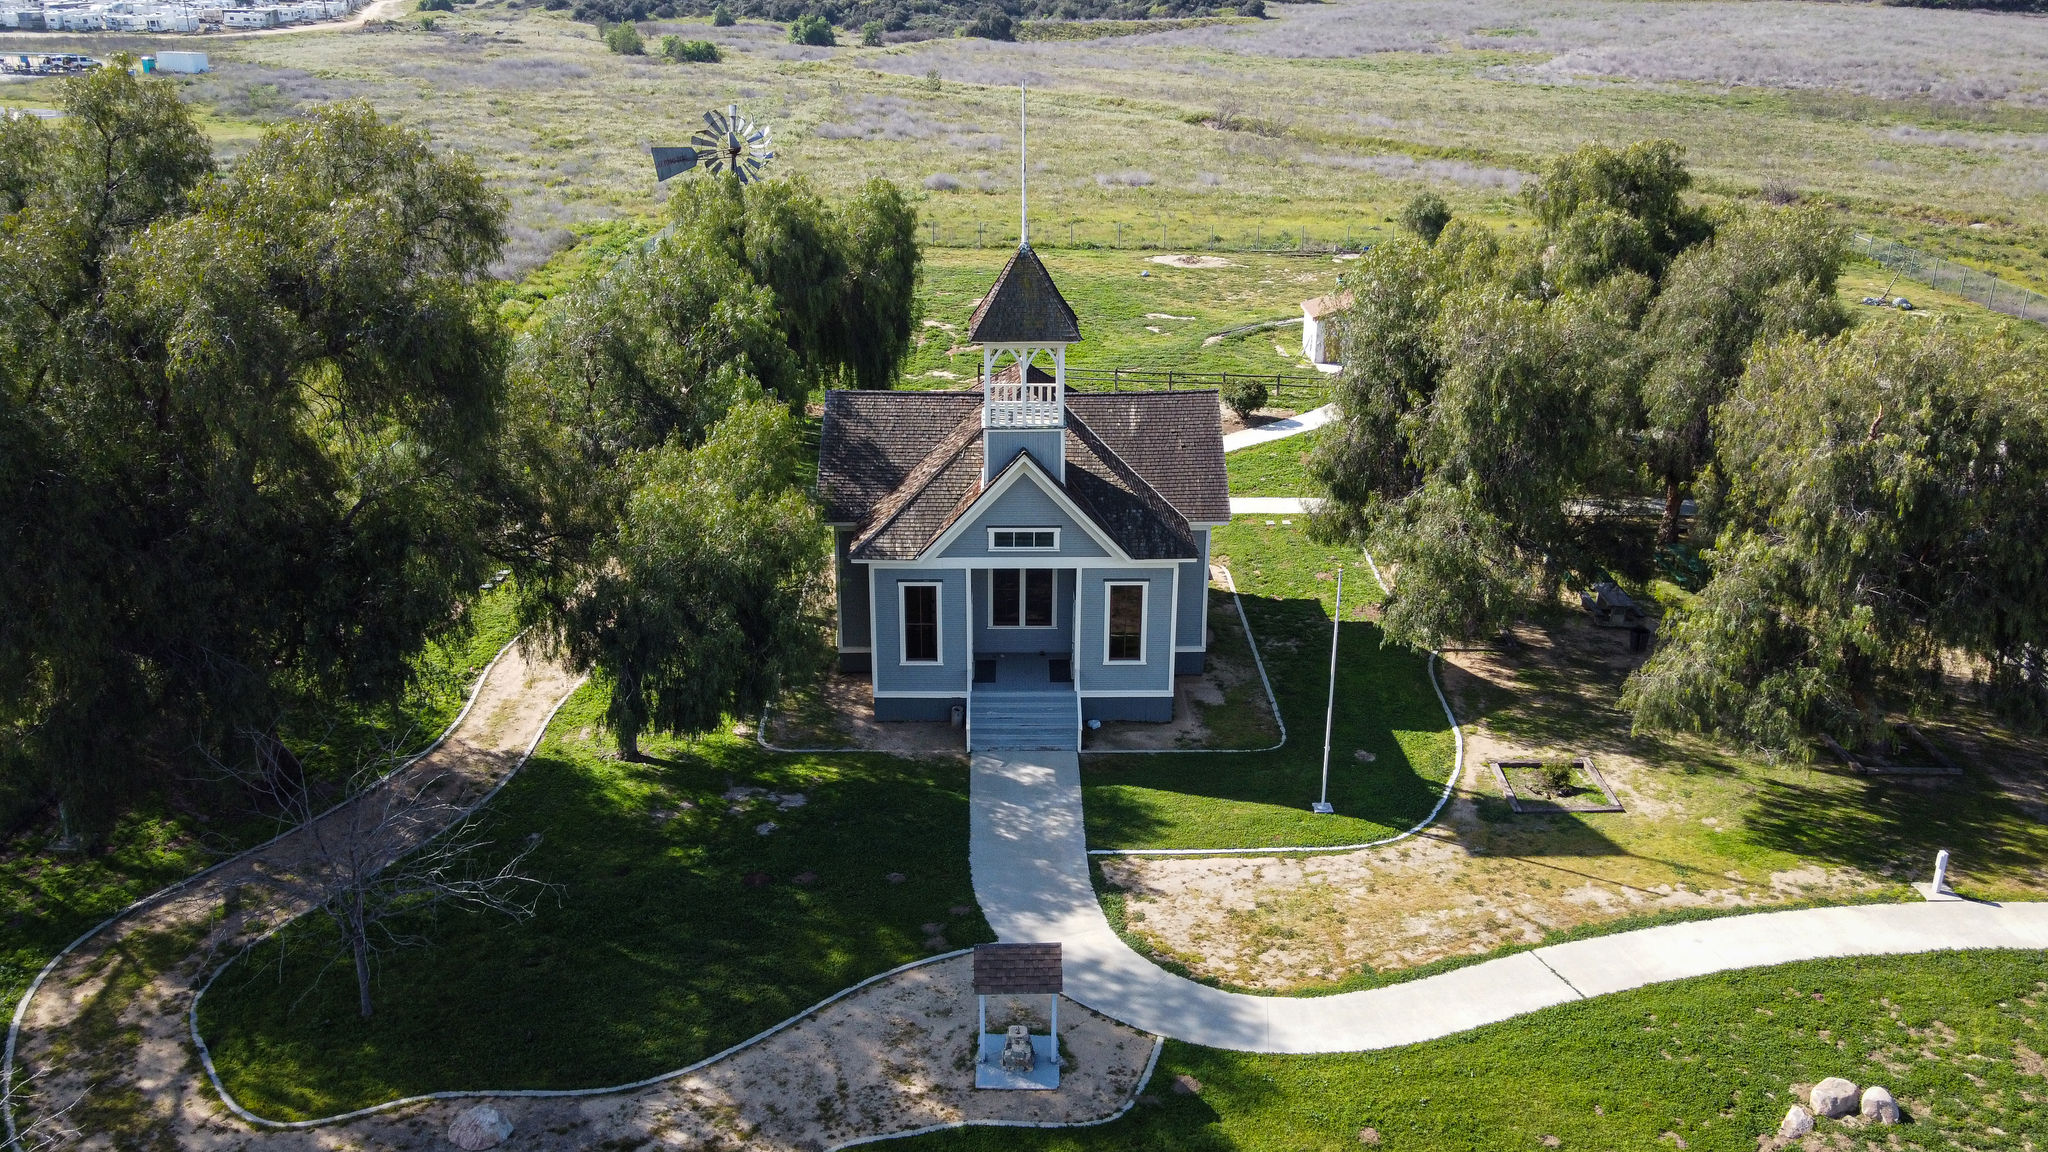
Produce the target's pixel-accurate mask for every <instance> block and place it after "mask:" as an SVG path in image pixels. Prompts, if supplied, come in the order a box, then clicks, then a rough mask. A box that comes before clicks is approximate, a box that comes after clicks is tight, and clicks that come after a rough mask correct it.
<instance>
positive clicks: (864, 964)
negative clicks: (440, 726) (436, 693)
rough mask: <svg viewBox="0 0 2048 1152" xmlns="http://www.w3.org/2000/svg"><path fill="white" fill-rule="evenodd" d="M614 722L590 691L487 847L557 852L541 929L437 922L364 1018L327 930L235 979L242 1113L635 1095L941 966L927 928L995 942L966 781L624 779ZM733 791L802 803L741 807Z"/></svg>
mask: <svg viewBox="0 0 2048 1152" xmlns="http://www.w3.org/2000/svg"><path fill="white" fill-rule="evenodd" d="M601 710H602V709H601V703H600V700H599V697H598V695H597V693H596V692H595V691H594V690H591V689H585V690H584V691H583V692H581V693H580V694H578V695H577V696H576V697H575V698H574V699H573V700H572V701H571V702H570V704H569V705H568V706H567V707H565V708H564V709H563V710H562V712H561V714H560V715H559V716H558V717H557V718H556V720H555V723H554V725H553V727H552V728H551V729H550V730H549V735H548V737H547V739H546V741H545V742H544V743H543V744H542V745H541V748H540V750H539V751H538V752H537V754H536V755H535V757H534V759H533V761H532V762H531V763H530V764H529V765H528V766H527V767H526V768H525V769H524V770H523V771H521V772H520V774H519V775H518V776H515V777H514V778H513V779H512V782H511V783H510V784H509V785H507V786H506V788H505V790H504V791H503V792H502V793H500V794H499V796H498V798H497V799H496V800H495V801H494V802H493V804H492V808H491V810H490V817H489V818H490V825H489V833H490V838H491V839H492V840H494V841H496V842H498V843H502V844H514V843H519V842H521V841H522V840H523V839H524V838H525V837H526V836H527V835H528V834H530V833H534V832H538V833H540V834H542V836H543V837H544V838H543V840H542V842H541V845H540V847H539V848H538V849H537V850H536V851H535V852H534V854H533V856H532V857H531V858H530V860H529V868H530V872H531V874H533V875H535V876H536V877H537V878H539V879H542V880H546V881H549V882H552V883H555V884H559V885H561V889H560V894H559V900H554V899H550V900H547V901H544V902H543V904H542V906H541V911H540V913H539V914H538V915H537V916H536V917H535V918H534V919H532V920H530V921H527V922H525V923H522V924H517V925H512V924H508V923H507V922H505V921H504V920H503V919H501V918H494V917H490V916H486V915H482V914H466V913H464V914H447V913H444V914H443V915H442V916H441V917H440V919H439V921H438V922H436V923H435V924H433V925H431V926H427V927H426V931H427V933H428V934H429V935H430V937H431V939H432V941H433V947H431V948H428V949H424V950H415V951H408V952H401V953H394V954H391V955H389V956H387V957H386V958H385V959H384V960H383V961H382V963H381V965H380V967H379V969H378V972H377V984H376V997H377V1006H378V1014H377V1015H376V1016H375V1017H373V1018H372V1019H371V1020H369V1021H364V1020H362V1019H361V1018H360V1017H359V1016H357V1014H356V1011H355V1007H354V1003H355V1001H354V996H355V993H354V984H353V980H352V979H351V978H350V975H349V973H348V971H347V969H346V967H345V966H344V967H335V968H326V967H325V965H326V959H327V956H328V955H329V947H330V945H331V937H330V935H329V933H330V931H331V930H330V929H329V928H328V927H327V926H326V924H325V922H324V920H323V919H322V918H320V917H317V916H314V917H308V918H307V919H304V920H301V921H299V922H297V923H296V924H294V925H293V926H292V927H290V928H288V929H287V930H286V931H285V932H283V933H282V934H281V935H280V936H279V937H278V938H276V939H274V940H273V941H272V942H270V943H268V944H265V945H263V946H261V947H259V948H258V949H257V950H256V951H255V952H254V953H253V954H252V955H250V956H249V957H247V958H246V959H244V960H243V961H241V962H240V963H238V964H237V965H236V966H235V967H234V968H233V969H231V970H229V972H228V973H227V974H226V975H224V976H223V977H221V979H220V981H219V982H218V983H216V984H215V985H214V987H213V990H212V991H211V992H209V993H208V994H207V996H206V998H205V999H204V1000H203V1001H202V1002H201V1012H200V1025H201V1030H202V1034H203V1035H204V1036H205V1037H206V1040H207V1043H208V1045H210V1046H211V1047H212V1049H213V1053H214V1059H215V1060H216V1061H217V1062H218V1063H219V1066H220V1070H221V1075H222V1077H223V1079H224V1080H225V1081H226V1082H227V1084H228V1086H229V1088H230V1090H231V1091H233V1092H234V1094H235V1095H236V1096H237V1097H238V1098H239V1099H240V1100H241V1101H242V1102H243V1103H244V1104H245V1105H247V1106H248V1107H250V1108H252V1109H254V1110H256V1111H257V1112H259V1113H261V1114H263V1115H266V1116H273V1117H280V1118H286V1117H305V1116H313V1115H325V1114H332V1113H335V1112H341V1111H346V1110H348V1109H351V1108H357V1107H361V1106H364V1105H367V1104H372V1103H376V1102H378V1101H382V1100H389V1099H393V1098H396V1097H399V1096H405V1095H411V1094H414V1093H420V1092H432V1091H439V1090H445V1089H461V1088H477V1089H483V1088H575V1087H593V1086H598V1085H604V1084H617V1083H623V1082H625V1081H629V1080H635V1079H639V1078H642V1077H645V1076H650V1075H653V1074H655V1073H658V1072H662V1071H666V1070H669V1069H672V1068H678V1067H681V1066H682V1065H685V1064H688V1063H690V1062H692V1061H695V1060H698V1059H701V1058H703V1057H705V1056H708V1055H710V1054H712V1053H713V1052H716V1051H718V1050H720V1049H722V1048H725V1047H727V1046H728V1045H730V1044H732V1043H734V1042H736V1041H738V1040H741V1039H744V1038H745V1037H747V1036H751V1035H753V1034H754V1033H755V1032H758V1031H760V1030H761V1029H762V1028H765V1027H767V1026H768V1025H770V1024H772V1023H775V1022H776V1021H779V1020H782V1019H784V1018H785V1017H788V1016H790V1015H792V1014H794V1013H796V1012H798V1011H800V1010H801V1009H803V1008H805V1007H807V1006H809V1005H810V1004H812V1003H815V1002H816V1001H818V1000H821V999H823V998H824V997H826V996H828V995H830V994H831V993H833V992H836V991H838V990H840V989H841V988H844V987H846V986H847V985H849V984H853V983H855V982H856V981H859V980H861V979H863V978H865V977H868V976H872V975H874V974H875V973H877V972H881V971H884V970H886V969H888V968H892V967H894V966H896V965H898V964H902V963H904V962H906V961H909V960H914V959H917V958H919V957H922V956H926V955H930V954H931V953H932V952H933V951H937V950H940V949H937V948H934V947H931V946H930V942H929V941H927V939H926V936H925V933H924V931H923V929H922V925H924V924H927V923H937V924H939V925H941V926H942V929H943V932H944V942H945V946H947V947H958V946H961V945H965V944H973V943H977V942H980V941H984V940H988V939H990V938H991V936H990V933H989V930H988V927H987V925H986V923H985V922H984V921H983V920H982V918H981V913H980V911H979V909H978V908H977V907H976V906H975V901H974V894H973V889H972V886H971V884H970V882H969V878H968V872H967V769H966V766H965V765H964V764H963V763H961V762H959V761H956V760H945V761H915V760H906V759H900V758H897V757H891V756H873V755H870V756H861V755H853V754H839V755H833V756H830V757H810V756H798V757H785V756H775V755H770V754H768V753H764V752H762V751H760V750H759V749H758V748H757V747H755V745H754V744H753V743H752V742H751V741H750V740H746V739H743V738H737V737H715V738H710V739H706V740H703V741H699V742H693V743H679V742H675V741H666V740H664V741H657V742H653V743H650V744H649V746H648V752H649V754H650V755H651V756H652V757H653V761H652V762H651V763H646V764H628V763H623V762H621V761H618V760H616V759H612V758H610V756H609V754H608V749H609V747H610V743H609V738H608V737H607V736H606V735H605V734H604V733H602V732H601V731H599V730H598V729H597V718H598V716H599V715H600V714H601ZM735 785H738V786H753V787H760V788H765V789H768V790H770V791H771V792H775V793H780V794H784V795H787V794H789V793H793V792H801V793H802V794H803V795H804V797H805V800H806V802H805V803H804V804H803V805H802V806H800V807H794V808H789V809H780V808H778V807H777V806H776V804H775V802H774V801H773V800H772V799H766V798H762V797H758V796H757V797H753V798H751V799H746V800H740V801H734V800H732V799H728V798H727V796H726V793H727V791H728V789H731V788H733V787H734V786H735ZM768 821H772V822H773V823H775V824H776V825H777V827H776V828H775V829H774V830H773V832H772V833H771V834H768V835H761V834H759V833H758V832H757V826H759V825H761V824H763V823H764V822H768ZM891 874H900V875H901V877H902V879H901V880H900V881H894V882H892V881H891V880H890V879H889V878H888V877H889V876H890V875H891ZM955 908H959V909H963V911H962V912H960V913H958V914H955V913H954V912H953V911H951V909H955ZM323 969H324V970H323Z"/></svg>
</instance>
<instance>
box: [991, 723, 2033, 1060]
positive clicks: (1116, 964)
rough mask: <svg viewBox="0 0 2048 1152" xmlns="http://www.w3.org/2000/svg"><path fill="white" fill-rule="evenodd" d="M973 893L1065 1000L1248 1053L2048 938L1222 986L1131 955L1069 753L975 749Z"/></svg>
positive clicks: (1728, 939)
mask: <svg viewBox="0 0 2048 1152" xmlns="http://www.w3.org/2000/svg"><path fill="white" fill-rule="evenodd" d="M972 813H973V815H972V820H973V827H972V833H971V839H970V849H969V851H970V853H971V857H972V861H973V868H974V893H975V896H976V898H977V899H979V900H980V902H981V908H982V912H983V913H984V914H985V915H987V917H988V922H989V926H990V927H992V928H994V929H995V930H996V934H997V935H998V936H999V937H1000V938H1002V939H1003V940H1008V941H1052V940H1057V941H1060V942H1061V943H1062V944H1063V945H1064V953H1065V961H1066V988H1067V996H1068V997H1069V998H1070V999H1073V1000H1077V1001H1079V1002H1080V1003H1082V1004H1085V1005H1087V1006H1088V1007H1090V1008H1093V1009H1095V1010H1096V1011H1097V1012H1101V1013H1103V1014H1104V1015H1106V1016H1110V1017H1112V1018H1114V1019H1117V1020H1121V1021H1123V1022H1125V1023H1126V1024H1130V1025H1133V1026H1135V1027H1138V1028H1142V1029H1144V1030H1146V1031H1148V1032H1154V1033H1157V1034H1159V1035H1162V1036H1170V1037H1172V1038H1174V1039H1177V1040H1185V1041H1187V1042H1189V1043H1192V1044H1202V1045H1206V1046H1208V1047H1212V1048H1229V1049H1235V1050H1238V1051H1244V1052H1273V1053H1313V1052H1357V1051H1365V1050H1368V1049H1374V1048H1391V1047H1397V1046H1399V1045H1404V1044H1414V1043H1417V1042H1419V1041H1423V1040H1433V1039H1436V1038H1437V1037H1440V1036H1448V1035H1450V1034H1452V1033H1454V1032H1462V1031H1465V1030H1466V1029H1470V1028H1476V1027H1479V1026H1480V1025H1482V1024H1491V1023H1495V1022H1498V1021H1501V1020H1506V1019H1509V1018H1511V1017H1514V1016H1520V1015H1522V1014H1524V1013H1527V1012H1533V1011H1536V1010H1537V1009H1539V1008H1548V1007H1551V1006H1552V1005H1556V1004H1563V1003H1567V1002H1569V1001H1572V1000H1580V999H1584V998H1586V997H1589V996H1600V995H1605V994H1607V993H1610V992H1620V991H1624V990H1626V989H1630V988H1640V987H1642V986H1644V985H1646V984H1656V983H1661V982H1664V981H1668V980H1682V979H1685V978H1686V977H1689V976H1701V975H1705V974H1707V973H1710V972H1721V971H1725V970H1728V969H1732V968H1753V967H1759V966H1762V965H1768V964H1783V963H1787V962H1790V961H1794V960H1814V959H1821V958H1824V957H1833V956H1875V955H1888V954H1899V953H1911V952H1935V951H1944V950H1948V949H1962V948H2024V949H2048V903H2013V904H2005V905H1996V904H1981V903H1973V902H1969V901H1962V900H1952V901H1942V902H1932V903H1925V904H1879V905H1863V906H1856V907H1844V908H1813V909H1801V910H1797V911H1788V912H1760V913H1756V914H1753V915H1746V916H1730V917H1725V918H1723V919H1719V920H1705V921H1699V922H1695V923H1689V924H1671V925H1666V926H1664V927H1660V928H1646V929H1642V930H1640V931H1635V932H1622V933H1617V934H1615V935H1613V936H1602V937H1596V938H1594V939H1590V940H1579V941H1574V942H1572V943H1569V944H1555V945H1551V946H1549V947H1544V948H1537V949H1534V950H1532V951H1528V952H1522V953H1517V954H1515V955H1511V956H1506V957H1503V958H1501V959H1498V960H1490V961H1487V962H1485V963H1483V964H1475V965H1473V966H1471V967H1469V968H1460V969H1457V970H1455V971H1452V972H1447V973H1444V974H1443V975H1441V976H1432V977H1429V978H1427V979H1422V980H1415V981H1411V982H1409V983H1406V984H1396V985H1392V986H1390V987H1385V988H1375V989H1371V990H1369V991H1364V992H1348V993H1344V994H1342V995H1336V996H1318V997H1308V998H1303V997H1281V996H1257V995H1248V994H1245V993H1235V992H1224V991H1222V990H1220V989H1216V988H1210V987H1207V986H1206V985H1202V984H1197V983H1195V982H1193V981H1191V980H1184V979H1182V978H1181V977H1179V976H1175V975H1172V974H1170V973H1168V972H1167V971H1165V970H1164V969H1162V968H1160V967H1159V966H1158V965H1156V964H1154V963H1152V962H1151V961H1150V960H1147V959H1145V958H1144V957H1143V956H1140V955H1139V954H1138V953H1136V952H1134V951H1132V950H1131V949H1130V947H1129V946H1127V945H1126V944H1125V943H1124V942H1123V941H1122V940H1121V939H1120V938H1118V936H1117V935H1116V933H1115V932H1114V931H1113V930H1112V929H1111V928H1110V926H1109V921H1108V920H1107V919H1105V918H1104V916H1103V914H1102V907H1101V905H1100V904H1098V903H1097V902H1096V898H1095V889H1094V886H1093V885H1092V884H1091V883H1090V881H1089V878H1088V857H1087V843H1086V837H1085V834H1084V830H1083V827H1082V824H1081V774H1080V762H1079V757H1077V756H1076V755H1075V754H1074V753H1072V752H1010V753H982V754H977V755H976V756H975V757H974V769H973V800H972Z"/></svg>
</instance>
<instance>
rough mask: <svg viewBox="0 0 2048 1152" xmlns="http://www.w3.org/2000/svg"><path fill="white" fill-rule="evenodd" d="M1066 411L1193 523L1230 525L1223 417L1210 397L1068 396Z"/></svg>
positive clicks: (1142, 394) (1212, 393) (1182, 394)
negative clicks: (1224, 468)
mask: <svg viewBox="0 0 2048 1152" xmlns="http://www.w3.org/2000/svg"><path fill="white" fill-rule="evenodd" d="M1067 412H1068V413H1069V414H1070V415H1073V416H1078V417H1080V418H1081V420H1082V422H1084V423H1085V424H1087V426H1088V430H1089V431H1090V432H1093V433H1094V434H1095V435H1097V436H1099V437H1101V438H1102V442H1103V443H1104V444H1106V445H1108V446H1109V449H1110V450H1111V451H1112V452H1115V453H1116V455H1117V457H1118V458H1119V459H1121V460H1123V461H1124V463H1126V464H1128V465H1130V467H1131V470H1132V471H1134V472H1136V473H1137V474H1138V475H1140V476H1143V477H1144V478H1145V482H1146V483H1147V484H1150V485H1151V486H1152V488H1153V489H1154V490H1155V491H1157V492H1158V493H1159V495H1161V496H1163V497H1165V498H1166V501H1167V503H1169V504H1171V505H1173V508H1174V511H1176V512H1179V513H1180V514H1181V515H1182V516H1183V517H1185V518H1186V519H1187V520H1188V522H1189V523H1192V524H1222V523H1226V522H1227V521H1229V519H1230V480H1229V477H1228V476H1227V475H1226V474H1225V473H1224V470H1223V422H1222V410H1221V408H1220V407H1219V405H1218V397H1217V395H1216V393H1215V391H1214V390H1208V391H1199V392H1107V393H1106V392H1074V391H1071V390H1070V391H1068V393H1067Z"/></svg>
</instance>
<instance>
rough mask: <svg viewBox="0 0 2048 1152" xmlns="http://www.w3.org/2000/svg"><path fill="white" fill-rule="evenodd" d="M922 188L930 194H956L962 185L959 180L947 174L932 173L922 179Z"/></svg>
mask: <svg viewBox="0 0 2048 1152" xmlns="http://www.w3.org/2000/svg"><path fill="white" fill-rule="evenodd" d="M924 186H925V188H926V189H927V190H929V191H932V192H958V191H959V190H960V189H961V188H962V187H963V185H962V184H961V183H960V178H959V177H958V176H955V175H953V174H951V173H949V172H934V173H932V174H931V175H929V176H927V177H925V178H924Z"/></svg>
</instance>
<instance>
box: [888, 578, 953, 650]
mask: <svg viewBox="0 0 2048 1152" xmlns="http://www.w3.org/2000/svg"><path fill="white" fill-rule="evenodd" d="M911 588H930V589H931V590H932V625H933V629H932V630H933V633H934V637H933V639H934V643H933V644H932V651H933V652H934V653H935V654H936V655H937V656H938V659H936V660H912V659H911V658H910V611H909V608H910V593H909V591H908V590H909V589H911ZM896 663H897V664H898V665H899V666H901V667H905V668H943V667H945V665H946V585H945V582H944V581H942V580H898V581H897V582H896Z"/></svg>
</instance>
